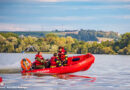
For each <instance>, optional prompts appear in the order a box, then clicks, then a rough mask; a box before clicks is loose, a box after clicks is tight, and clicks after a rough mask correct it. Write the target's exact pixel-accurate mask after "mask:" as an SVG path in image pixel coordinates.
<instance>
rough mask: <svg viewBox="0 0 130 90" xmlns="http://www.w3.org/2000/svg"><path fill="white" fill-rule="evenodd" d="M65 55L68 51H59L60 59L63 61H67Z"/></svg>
mask: <svg viewBox="0 0 130 90" xmlns="http://www.w3.org/2000/svg"><path fill="white" fill-rule="evenodd" d="M65 53H66V51H65V50H64V49H62V51H61V52H60V51H59V53H58V56H59V59H60V60H61V61H64V60H65Z"/></svg>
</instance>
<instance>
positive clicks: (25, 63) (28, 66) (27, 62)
mask: <svg viewBox="0 0 130 90" xmlns="http://www.w3.org/2000/svg"><path fill="white" fill-rule="evenodd" d="M31 67H32V63H31V61H30V60H29V59H28V58H24V59H22V60H21V68H22V69H23V70H25V71H29V70H30V69H31Z"/></svg>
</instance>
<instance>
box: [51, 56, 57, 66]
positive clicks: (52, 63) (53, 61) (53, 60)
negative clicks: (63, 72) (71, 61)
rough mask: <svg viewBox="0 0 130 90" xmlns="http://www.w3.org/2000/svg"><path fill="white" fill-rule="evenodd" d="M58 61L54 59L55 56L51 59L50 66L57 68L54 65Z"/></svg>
mask: <svg viewBox="0 0 130 90" xmlns="http://www.w3.org/2000/svg"><path fill="white" fill-rule="evenodd" d="M57 60H58V59H57V57H55V56H53V57H51V60H50V61H51V66H57V63H56V61H57Z"/></svg>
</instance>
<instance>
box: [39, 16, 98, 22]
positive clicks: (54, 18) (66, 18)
mask: <svg viewBox="0 0 130 90" xmlns="http://www.w3.org/2000/svg"><path fill="white" fill-rule="evenodd" d="M40 19H43V20H56V21H78V20H93V19H97V18H96V17H90V16H86V17H83V16H65V17H41V18H40Z"/></svg>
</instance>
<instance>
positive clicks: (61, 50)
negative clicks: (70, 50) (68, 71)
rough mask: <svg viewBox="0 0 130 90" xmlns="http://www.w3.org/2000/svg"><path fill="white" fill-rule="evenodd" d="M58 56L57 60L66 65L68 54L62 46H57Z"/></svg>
mask: <svg viewBox="0 0 130 90" xmlns="http://www.w3.org/2000/svg"><path fill="white" fill-rule="evenodd" d="M58 57H59V60H60V61H61V62H62V65H63V66H66V65H67V59H68V56H67V52H66V50H65V49H64V47H59V51H58Z"/></svg>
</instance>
